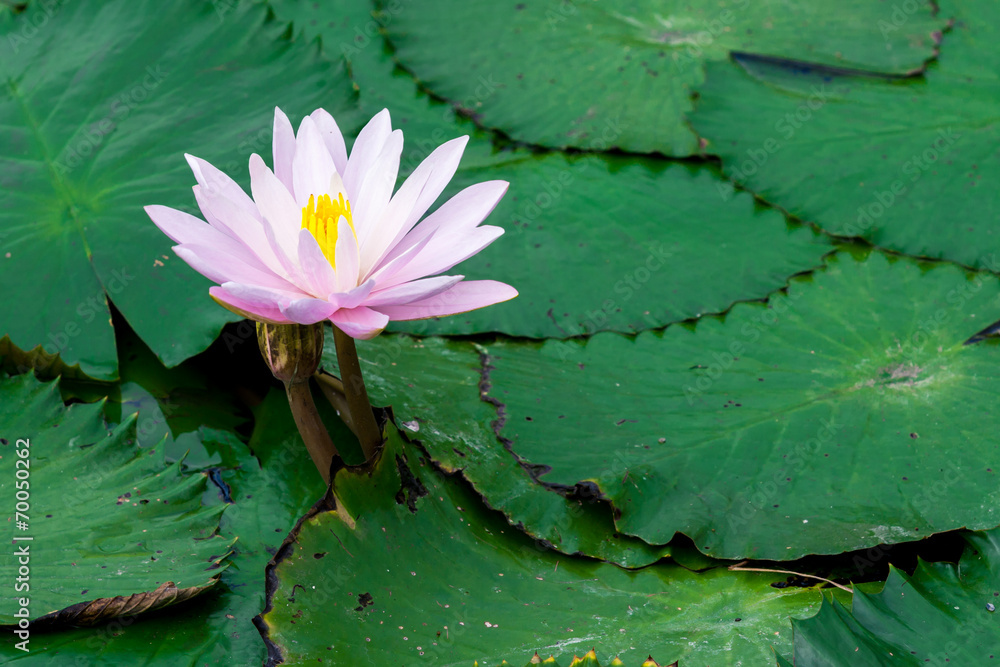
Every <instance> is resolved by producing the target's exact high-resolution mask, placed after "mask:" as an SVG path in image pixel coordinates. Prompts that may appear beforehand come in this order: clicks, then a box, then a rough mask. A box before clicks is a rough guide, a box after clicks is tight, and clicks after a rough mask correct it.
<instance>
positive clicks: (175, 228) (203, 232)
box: [143, 204, 235, 243]
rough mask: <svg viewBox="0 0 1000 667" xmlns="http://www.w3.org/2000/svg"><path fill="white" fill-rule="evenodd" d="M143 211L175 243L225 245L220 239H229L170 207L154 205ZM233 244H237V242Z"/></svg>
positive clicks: (197, 219) (198, 219)
mask: <svg viewBox="0 0 1000 667" xmlns="http://www.w3.org/2000/svg"><path fill="white" fill-rule="evenodd" d="M143 210H144V211H146V215H148V216H149V219H150V220H152V221H153V224H155V225H156V226H157V227H159V228H160V231H161V232H163V233H164V234H166V235H167V236H169V237H170V240H171V241H174V242H175V243H199V242H206V243H211V242H212V241H219V242H221V243H225V241H224V240H222V238H220V237H224V238H229V237H228V236H226V235H225V234H223V233H222V232H220V231H219V230H217V229H213V228H212V227H211V225H209V224H208V223H206V222H205V221H204V220H202V219H200V218H196V217H195V216H193V215H191V214H190V213H185V212H184V211H178V210H177V209H175V208H170V207H169V206H160V205H159V204H153V205H151V206H144V207H143ZM230 241H232V239H230ZM233 242H234V243H235V241H233Z"/></svg>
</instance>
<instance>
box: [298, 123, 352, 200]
mask: <svg viewBox="0 0 1000 667" xmlns="http://www.w3.org/2000/svg"><path fill="white" fill-rule="evenodd" d="M336 173H337V168H336V167H335V166H334V164H333V157H331V156H330V151H328V150H327V148H326V144H325V143H324V142H323V136H322V135H321V134H320V131H319V128H317V127H316V122H315V121H314V120H313V119H312V117H311V116H306V117H305V118H303V119H302V123H301V124H300V125H299V133H298V135H296V137H295V159H294V161H293V162H292V181H293V182H294V183H295V187H294V188H293V192H294V194H295V202H296V203H297V204H298V207H299V209H300V210H301V209H302V207H304V206H305V205H306V204H308V203H309V195H313V196H316V197H318V196H320V195H323V194H332V195H333V196H334V197H336V194H335V193H330V192H329V190H330V179H331V178H332V177H333V175H334V174H336ZM351 203H352V204H353V202H351Z"/></svg>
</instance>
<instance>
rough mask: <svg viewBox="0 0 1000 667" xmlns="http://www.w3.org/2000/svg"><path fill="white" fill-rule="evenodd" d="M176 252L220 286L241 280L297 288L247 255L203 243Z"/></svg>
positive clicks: (282, 287) (242, 281)
mask: <svg viewBox="0 0 1000 667" xmlns="http://www.w3.org/2000/svg"><path fill="white" fill-rule="evenodd" d="M174 252H175V253H177V256H178V257H180V258H181V259H183V260H184V261H185V262H187V263H188V264H189V265H190V266H191V268H192V269H194V270H195V271H197V272H198V273H200V274H201V275H203V276H205V277H206V278H208V279H209V280H211V281H213V282H216V283H219V284H220V285H221V284H223V283H227V282H237V283H241V284H244V285H254V286H257V287H266V288H269V289H278V290H285V291H295V289H296V288H295V286H294V285H292V284H290V283H289V282H288V281H286V280H284V279H282V278H280V277H278V276H276V275H274V274H273V273H272V272H270V271H268V270H267V269H265V268H263V267H260V266H254V265H253V264H250V263H248V262H246V261H244V258H242V257H239V256H236V255H232V254H229V253H227V252H225V251H224V250H222V249H221V248H218V247H214V246H208V245H203V244H199V243H184V244H181V245H177V246H174Z"/></svg>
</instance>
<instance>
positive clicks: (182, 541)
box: [0, 375, 232, 625]
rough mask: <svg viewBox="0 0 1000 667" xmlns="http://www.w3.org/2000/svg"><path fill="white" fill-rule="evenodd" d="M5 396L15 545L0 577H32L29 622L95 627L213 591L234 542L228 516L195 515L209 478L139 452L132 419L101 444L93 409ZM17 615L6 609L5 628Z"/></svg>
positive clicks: (9, 391)
mask: <svg viewBox="0 0 1000 667" xmlns="http://www.w3.org/2000/svg"><path fill="white" fill-rule="evenodd" d="M0 396H2V401H0V405H2V406H3V412H4V414H3V415H2V419H0V422H2V424H3V427H2V428H3V436H2V438H0V448H2V451H0V457H2V458H0V461H3V472H4V474H3V476H2V478H0V493H2V494H3V495H4V496H5V497H7V498H9V499H11V500H10V503H9V504H8V510H7V512H8V515H7V521H6V523H7V525H8V526H9V528H8V534H9V535H10V536H11V538H12V539H13V540H14V542H13V543H12V544H13V545H14V546H13V547H12V548H11V549H9V550H8V552H7V553H6V554H4V556H3V557H2V559H0V574H2V575H3V576H5V577H7V579H8V581H11V582H13V581H14V580H15V578H16V577H17V576H18V574H19V571H20V570H19V568H20V566H21V565H27V566H28V567H29V570H30V571H29V574H28V575H26V576H27V580H26V581H25V582H23V583H26V584H27V585H28V588H26V589H24V591H22V592H24V593H25V597H26V598H27V599H29V600H30V604H29V605H27V612H26V613H27V614H28V616H27V617H28V618H29V619H30V620H32V621H36V622H37V621H39V620H42V621H43V622H44V621H51V622H53V623H71V624H74V625H88V624H94V623H97V622H100V621H104V620H108V619H109V618H113V617H115V616H118V615H123V614H132V613H135V612H136V611H143V610H145V609H146V608H147V607H152V608H157V605H159V604H161V603H163V602H169V601H171V600H172V599H178V600H179V599H186V597H190V596H192V595H193V594H197V593H200V592H201V591H203V590H205V589H207V588H209V587H210V586H212V585H214V584H215V583H216V582H217V580H218V576H219V574H220V573H221V572H222V570H224V569H225V567H226V565H225V564H223V561H224V559H225V558H226V556H227V555H228V554H229V552H230V547H231V546H232V541H231V540H228V539H226V538H224V537H221V536H219V535H218V534H217V531H218V527H219V515H220V514H221V513H222V510H223V506H222V505H215V506H206V507H203V506H202V505H201V495H202V493H203V491H204V489H205V486H206V484H207V480H206V477H205V476H204V475H187V476H185V475H182V474H181V471H180V463H179V462H178V463H174V464H172V465H169V466H168V465H166V463H165V461H164V452H163V447H162V445H161V446H157V447H155V448H153V449H151V450H149V451H144V450H139V449H138V448H136V446H135V437H136V433H135V427H136V419H135V417H134V416H133V417H131V418H129V419H126V420H125V421H124V422H123V423H122V425H121V426H119V427H117V428H115V429H114V431H112V432H110V433H108V432H107V431H106V430H105V427H104V422H103V420H102V418H101V414H100V413H101V407H102V406H101V405H100V404H93V405H74V406H72V407H70V408H64V407H63V404H62V400H61V399H60V398H59V389H58V387H57V386H56V385H55V383H49V384H42V383H39V382H38V381H37V380H35V379H34V378H33V377H32V376H30V375H26V376H21V377H18V378H11V379H7V380H4V381H2V382H0ZM15 494H17V495H15ZM15 499H16V500H17V501H18V503H24V504H23V505H19V504H17V503H15ZM15 554H21V555H15ZM25 554H26V555H25ZM25 559H27V560H28V561H29V562H28V563H25V562H24V560H25ZM168 582H170V583H169V586H168V589H167V590H165V589H164V588H162V587H163V586H164V585H167V584H168ZM129 596H135V597H133V598H132V599H131V600H130V604H129V605H122V604H119V603H121V602H123V601H122V600H117V601H116V600H113V599H112V598H116V597H129ZM135 605H138V607H136V608H135V609H134V610H133V607H134V606H135ZM19 613H20V612H19V611H18V610H17V609H15V605H6V606H5V607H4V609H3V610H2V611H0V623H3V624H8V625H9V624H16V623H17V622H18V618H17V616H18V614H19Z"/></svg>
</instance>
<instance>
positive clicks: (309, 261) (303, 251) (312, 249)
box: [298, 229, 337, 320]
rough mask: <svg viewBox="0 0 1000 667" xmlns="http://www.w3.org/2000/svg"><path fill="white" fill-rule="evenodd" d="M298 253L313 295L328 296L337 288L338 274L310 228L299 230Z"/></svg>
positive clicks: (324, 317) (323, 318) (302, 269)
mask: <svg viewBox="0 0 1000 667" xmlns="http://www.w3.org/2000/svg"><path fill="white" fill-rule="evenodd" d="M298 255H299V268H300V269H301V272H302V273H301V274H302V276H303V278H304V279H305V281H306V282H307V283H308V285H309V291H310V292H312V294H313V296H316V297H319V296H326V295H327V294H329V293H330V292H333V291H334V290H336V289H337V275H336V274H335V273H334V271H333V267H332V266H330V260H328V259H327V258H326V255H324V254H323V251H322V250H321V249H320V247H319V243H317V241H316V237H314V236H313V235H312V232H310V231H309V230H308V229H301V230H299V250H298ZM331 312H332V311H331ZM326 317H327V316H325V315H324V316H323V317H321V318H319V319H321V320H325V319H326Z"/></svg>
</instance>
